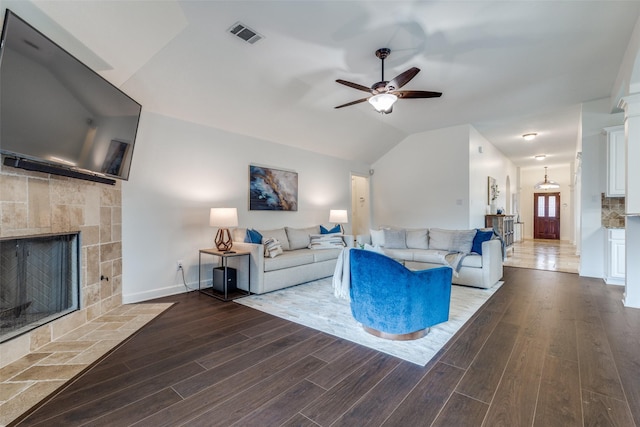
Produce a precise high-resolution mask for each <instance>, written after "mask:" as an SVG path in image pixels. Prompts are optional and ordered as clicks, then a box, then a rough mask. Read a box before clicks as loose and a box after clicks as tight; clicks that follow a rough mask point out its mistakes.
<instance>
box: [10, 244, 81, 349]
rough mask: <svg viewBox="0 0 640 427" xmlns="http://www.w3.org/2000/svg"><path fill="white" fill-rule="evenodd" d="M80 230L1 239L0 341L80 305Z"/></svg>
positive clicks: (67, 312)
mask: <svg viewBox="0 0 640 427" xmlns="http://www.w3.org/2000/svg"><path fill="white" fill-rule="evenodd" d="M79 240H80V235H79V233H64V234H56V235H49V234H47V235H39V236H29V237H19V238H18V237H12V238H3V239H1V240H0V342H5V341H8V340H10V339H12V338H15V337H17V336H19V335H22V334H24V333H26V332H29V331H31V330H33V329H35V328H37V327H39V326H41V325H44V324H45V323H48V322H51V321H52V320H55V319H58V318H60V317H62V316H65V315H67V314H69V313H71V312H73V311H75V310H78V309H79V293H80V291H79V289H80V262H79V259H80V255H79V248H80V244H79Z"/></svg>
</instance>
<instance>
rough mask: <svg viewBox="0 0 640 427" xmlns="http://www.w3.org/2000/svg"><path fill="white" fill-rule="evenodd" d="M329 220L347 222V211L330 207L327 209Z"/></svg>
mask: <svg viewBox="0 0 640 427" xmlns="http://www.w3.org/2000/svg"><path fill="white" fill-rule="evenodd" d="M329 222H331V223H334V224H346V223H348V222H349V217H348V216H347V211H346V210H343V209H331V210H330V211H329Z"/></svg>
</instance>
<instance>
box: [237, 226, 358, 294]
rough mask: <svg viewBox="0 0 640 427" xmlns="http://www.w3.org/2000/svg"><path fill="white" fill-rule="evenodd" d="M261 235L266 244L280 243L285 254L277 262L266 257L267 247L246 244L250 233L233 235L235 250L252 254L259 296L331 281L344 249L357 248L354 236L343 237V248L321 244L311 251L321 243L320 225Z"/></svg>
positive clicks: (255, 290) (254, 287)
mask: <svg viewBox="0 0 640 427" xmlns="http://www.w3.org/2000/svg"><path fill="white" fill-rule="evenodd" d="M257 231H258V232H259V233H260V234H261V235H262V237H263V241H264V239H267V238H274V239H276V240H278V241H279V242H280V244H281V245H282V249H283V251H282V253H281V254H278V255H277V256H275V257H273V258H271V257H269V256H265V253H264V245H262V244H261V243H246V242H245V241H244V240H245V235H246V229H244V228H237V229H235V230H234V231H233V240H234V242H233V247H234V249H238V250H249V251H251V261H250V262H251V275H250V280H251V292H252V293H255V294H263V293H265V292H271V291H275V290H278V289H282V288H286V287H289V286H294V285H298V284H301V283H306V282H310V281H312V280H317V279H321V278H323V277H329V276H331V275H333V272H334V270H335V266H336V262H337V259H338V256H339V255H340V253H341V252H342V248H343V247H345V246H348V247H353V236H350V235H342V236H341V239H340V240H341V245H340V246H333V247H331V248H330V247H328V246H327V245H323V244H319V245H314V247H315V248H316V249H310V248H309V246H310V244H311V243H312V239H314V238H317V239H321V237H320V236H321V235H320V226H319V225H318V226H313V227H307V228H293V227H282V228H278V229H274V230H260V229H258V230H257ZM325 236H326V235H325ZM334 240H335V239H334ZM316 241H317V240H316ZM240 267H241V264H240Z"/></svg>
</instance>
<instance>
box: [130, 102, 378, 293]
mask: <svg viewBox="0 0 640 427" xmlns="http://www.w3.org/2000/svg"><path fill="white" fill-rule="evenodd" d="M249 164H260V165H265V166H271V167H276V168H282V169H287V170H293V171H296V172H298V187H299V188H298V211H297V212H272V211H269V212H266V211H261V212H258V211H249V210H248V193H249V182H248V181H249ZM368 170H369V165H366V164H363V163H356V162H349V161H346V160H341V159H337V158H333V157H329V156H323V155H319V154H316V153H312V152H309V151H304V150H300V149H295V148H291V147H288V146H284V145H280V144H275V143H271V142H267V141H263V140H258V139H254V138H249V137H245V136H241V135H236V134H230V133H228V132H224V131H221V130H218V129H212V128H207V127H204V126H200V125H196V124H193V123H188V122H184V121H180V120H177V119H172V118H168V117H164V116H160V115H157V114H152V113H145V114H143V116H142V118H141V122H140V128H139V132H138V138H137V141H136V146H135V152H134V156H133V164H132V168H131V176H130V179H129V181H127V182H124V183H123V186H122V188H123V190H122V206H123V209H122V211H123V213H122V215H123V218H122V223H123V233H122V234H123V239H122V240H123V242H122V246H123V300H124V302H134V301H141V300H147V299H150V298H155V297H159V296H163V295H170V294H173V293H178V292H182V291H184V286H182V277H181V276H180V275H178V273H177V272H176V261H177V260H183V261H184V266H185V270H186V281H187V283H188V284H189V285H190V286H197V275H198V268H197V266H198V249H200V248H209V247H212V246H213V237H214V231H215V230H214V229H213V228H211V227H209V224H208V218H209V208H211V207H237V208H238V217H239V218H238V219H239V225H240V226H241V227H255V228H263V229H266V228H277V227H282V226H285V225H287V226H293V227H306V226H311V225H315V224H320V223H322V224H327V223H328V220H329V209H348V210H350V206H351V173H352V172H355V173H358V174H361V175H364V174H367V173H368Z"/></svg>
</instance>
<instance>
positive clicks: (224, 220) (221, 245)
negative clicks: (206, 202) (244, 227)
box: [209, 208, 238, 252]
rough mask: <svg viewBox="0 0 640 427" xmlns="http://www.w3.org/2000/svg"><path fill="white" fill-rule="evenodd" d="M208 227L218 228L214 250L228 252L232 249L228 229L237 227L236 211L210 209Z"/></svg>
mask: <svg viewBox="0 0 640 427" xmlns="http://www.w3.org/2000/svg"><path fill="white" fill-rule="evenodd" d="M209 225H210V226H212V227H218V232H217V233H216V238H215V244H216V248H217V249H218V250H219V251H222V252H228V251H230V250H231V248H232V247H233V240H232V239H231V232H230V231H229V228H228V227H237V226H238V209H236V208H211V212H210V213H209Z"/></svg>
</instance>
